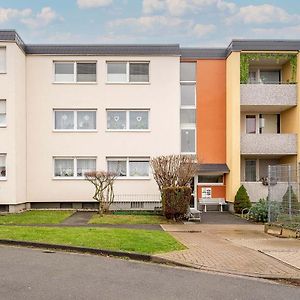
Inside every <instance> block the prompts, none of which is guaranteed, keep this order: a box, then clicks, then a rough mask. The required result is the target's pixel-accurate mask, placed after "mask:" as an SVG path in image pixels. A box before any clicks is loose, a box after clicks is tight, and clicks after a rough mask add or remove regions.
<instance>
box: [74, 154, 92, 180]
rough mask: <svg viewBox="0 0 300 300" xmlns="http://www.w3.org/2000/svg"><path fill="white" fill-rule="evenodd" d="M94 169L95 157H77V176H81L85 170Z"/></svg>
mask: <svg viewBox="0 0 300 300" xmlns="http://www.w3.org/2000/svg"><path fill="white" fill-rule="evenodd" d="M91 171H96V159H86V158H78V159H77V176H78V177H83V176H84V174H85V173H86V172H91Z"/></svg>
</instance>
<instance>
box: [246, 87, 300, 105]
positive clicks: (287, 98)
mask: <svg viewBox="0 0 300 300" xmlns="http://www.w3.org/2000/svg"><path fill="white" fill-rule="evenodd" d="M241 105H277V106H295V105H297V84H280V83H277V84H275V83H274V84H241Z"/></svg>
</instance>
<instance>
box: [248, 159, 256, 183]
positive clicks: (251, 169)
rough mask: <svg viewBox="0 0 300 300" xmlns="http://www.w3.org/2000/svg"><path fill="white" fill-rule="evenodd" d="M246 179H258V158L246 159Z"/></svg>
mask: <svg viewBox="0 0 300 300" xmlns="http://www.w3.org/2000/svg"><path fill="white" fill-rule="evenodd" d="M245 181H256V160H245Z"/></svg>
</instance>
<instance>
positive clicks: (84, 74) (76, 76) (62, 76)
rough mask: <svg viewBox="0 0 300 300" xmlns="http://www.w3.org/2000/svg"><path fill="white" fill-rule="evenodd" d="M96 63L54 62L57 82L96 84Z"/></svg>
mask: <svg viewBox="0 0 300 300" xmlns="http://www.w3.org/2000/svg"><path fill="white" fill-rule="evenodd" d="M96 65H97V64H96V62H54V81H55V82H66V83H67V82H74V83H75V82H96Z"/></svg>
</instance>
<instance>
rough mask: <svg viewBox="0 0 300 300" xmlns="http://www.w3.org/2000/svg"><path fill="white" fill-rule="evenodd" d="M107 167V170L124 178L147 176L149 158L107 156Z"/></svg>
mask: <svg viewBox="0 0 300 300" xmlns="http://www.w3.org/2000/svg"><path fill="white" fill-rule="evenodd" d="M107 169H108V171H109V172H113V173H116V174H118V176H119V177H124V178H148V177H149V173H150V170H149V158H133V157H122V158H107Z"/></svg>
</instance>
